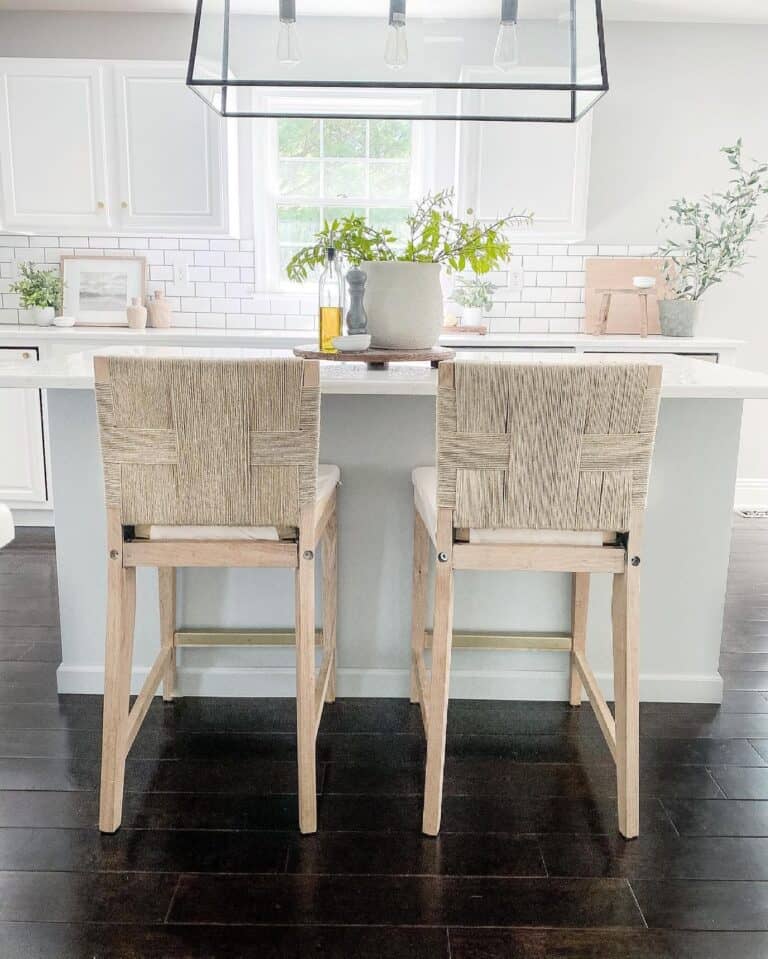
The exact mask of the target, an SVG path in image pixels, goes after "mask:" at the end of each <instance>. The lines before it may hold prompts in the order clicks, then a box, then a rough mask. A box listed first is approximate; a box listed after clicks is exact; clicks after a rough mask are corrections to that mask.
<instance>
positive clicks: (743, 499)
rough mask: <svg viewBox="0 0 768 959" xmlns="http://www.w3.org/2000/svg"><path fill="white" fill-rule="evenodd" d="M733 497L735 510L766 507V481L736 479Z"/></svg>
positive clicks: (767, 498)
mask: <svg viewBox="0 0 768 959" xmlns="http://www.w3.org/2000/svg"><path fill="white" fill-rule="evenodd" d="M734 496H735V506H736V508H737V509H738V508H740V507H747V508H748V509H757V508H759V507H763V506H764V507H768V479H737V480H736V492H735V494H734Z"/></svg>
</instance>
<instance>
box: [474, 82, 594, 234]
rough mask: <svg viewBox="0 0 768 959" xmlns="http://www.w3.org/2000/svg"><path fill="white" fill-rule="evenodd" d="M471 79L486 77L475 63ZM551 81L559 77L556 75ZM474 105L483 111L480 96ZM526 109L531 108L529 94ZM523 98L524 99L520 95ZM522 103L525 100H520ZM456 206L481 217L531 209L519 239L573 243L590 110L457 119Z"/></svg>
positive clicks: (583, 206) (585, 180) (581, 215)
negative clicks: (541, 117) (539, 119)
mask: <svg viewBox="0 0 768 959" xmlns="http://www.w3.org/2000/svg"><path fill="white" fill-rule="evenodd" d="M472 74H473V75H472V79H475V80H478V81H488V80H490V79H491V76H492V75H489V73H488V71H485V70H483V69H480V68H478V69H477V70H474V71H472ZM552 82H557V81H556V79H555V77H554V75H553V77H552ZM484 96H486V94H478V95H477V97H478V101H477V104H476V105H477V107H478V109H480V110H482V108H483V106H482V104H483V97H484ZM528 96H529V97H530V109H531V110H532V111H533V110H534V109H536V104H537V102H538V101H537V97H538V96H539V94H537V93H536V92H535V91H532V92H530V93H529V94H528ZM521 103H522V100H521ZM524 105H525V104H524ZM459 127H460V129H459V206H460V208H461V209H464V208H467V207H471V208H473V209H474V210H475V212H476V213H477V216H478V217H480V219H489V220H492V219H495V218H496V217H497V216H501V215H504V214H506V213H508V212H509V211H510V210H515V211H516V212H521V211H523V210H531V211H533V224H532V225H531V227H530V228H529V229H526V230H525V232H524V233H521V234H520V236H519V237H513V238H514V239H516V240H517V241H518V242H520V243H536V242H539V241H543V242H545V243H546V242H561V243H563V242H578V241H580V240H583V239H584V235H585V233H586V223H587V194H588V189H589V159H590V148H591V139H592V114H591V113H589V114H587V116H585V117H584V118H583V119H582V120H580V121H579V122H578V123H483V122H476V123H464V124H459Z"/></svg>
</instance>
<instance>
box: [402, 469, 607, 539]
mask: <svg viewBox="0 0 768 959" xmlns="http://www.w3.org/2000/svg"><path fill="white" fill-rule="evenodd" d="M411 479H412V480H413V492H414V502H415V506H416V509H417V510H418V512H419V515H420V516H421V518H422V520H423V522H424V525H425V526H426V528H427V531H428V532H429V535H430V537H431V538H432V542H434V541H435V535H436V532H437V469H436V467H434V466H419V467H417V468H416V469H415V470H414V471H413V473H412V474H411ZM615 539H616V534H615V533H601V532H591V531H588V532H581V531H578V530H557V529H471V530H470V531H469V542H470V543H508V544H511V543H514V544H520V545H530V546H602V545H603V544H604V543H608V542H613V541H615Z"/></svg>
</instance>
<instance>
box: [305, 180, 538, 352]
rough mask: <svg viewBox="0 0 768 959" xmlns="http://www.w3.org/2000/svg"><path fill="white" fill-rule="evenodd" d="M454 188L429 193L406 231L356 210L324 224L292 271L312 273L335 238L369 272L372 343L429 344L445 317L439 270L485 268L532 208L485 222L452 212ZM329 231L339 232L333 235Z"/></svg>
mask: <svg viewBox="0 0 768 959" xmlns="http://www.w3.org/2000/svg"><path fill="white" fill-rule="evenodd" d="M453 207H454V196H453V190H440V191H439V192H437V193H428V194H427V195H426V196H425V197H424V198H423V199H422V200H421V201H420V202H419V203H418V204H417V206H416V209H415V210H414V212H413V213H411V214H410V216H408V217H407V218H406V221H405V237H404V238H400V239H399V240H398V238H397V237H396V236H395V234H394V233H393V232H392V231H391V230H388V229H381V230H379V229H376V228H374V227H372V226H370V225H369V224H368V223H366V221H365V218H364V217H362V216H358V215H354V214H353V215H351V216H346V217H343V218H341V219H339V220H334V221H333V222H332V223H327V222H326V223H325V224H324V226H323V229H322V230H321V231H320V233H318V234H316V236H315V240H316V242H315V243H314V244H313V245H312V246H309V247H305V248H304V249H303V250H299V252H298V253H297V254H296V255H295V256H294V257H293V258H292V259H291V261H290V262H289V264H288V267H287V273H288V278H289V279H290V280H293V281H296V282H302V281H304V280H306V279H307V277H308V276H309V275H310V273H311V272H312V271H313V270H314V269H315V268H316V267H317V266H319V265H320V264H322V263H323V262H324V259H325V251H326V249H327V247H328V246H329V245H333V246H335V248H336V250H337V251H339V252H340V253H341V254H342V255H343V256H344V257H345V259H346V260H348V261H349V262H350V263H351V264H353V265H354V266H360V267H361V268H362V269H363V270H364V271H365V273H366V276H367V282H366V289H365V309H366V313H367V314H368V332H369V333H370V334H371V338H372V345H373V346H377V347H380V348H384V349H410V350H416V349H429V348H430V347H431V346H434V344H435V342H436V341H437V338H438V336H439V334H440V329H441V327H442V323H443V294H442V289H441V286H440V272H441V270H442V269H443V268H444V267H445V268H447V269H449V270H455V271H463V270H466V269H471V270H474V272H475V273H476V274H483V273H487V272H488V271H489V270H492V269H494V267H496V266H498V265H499V263H501V262H503V261H504V260H506V259H507V257H508V256H509V242H508V241H507V239H506V234H505V231H506V229H507V228H509V227H511V226H513V225H515V226H517V225H520V224H523V223H526V224H527V223H529V222H530V220H531V216H530V214H528V213H523V214H514V213H513V214H510V215H509V216H505V217H500V218H499V219H496V220H493V221H491V222H481V221H479V220H478V219H477V218H476V217H475V215H474V213H473V211H472V210H467V211H466V218H465V219H462V218H461V217H459V216H457V215H455V214H454V213H453ZM331 237H332V238H333V240H332V242H331Z"/></svg>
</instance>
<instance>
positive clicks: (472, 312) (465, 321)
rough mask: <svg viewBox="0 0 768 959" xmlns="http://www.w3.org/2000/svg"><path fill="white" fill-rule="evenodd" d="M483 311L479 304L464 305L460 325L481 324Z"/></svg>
mask: <svg viewBox="0 0 768 959" xmlns="http://www.w3.org/2000/svg"><path fill="white" fill-rule="evenodd" d="M482 323H483V311H482V310H481V308H480V307H479V306H465V307H464V312H463V313H462V314H461V325H462V326H482Z"/></svg>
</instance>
